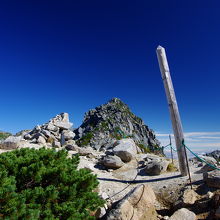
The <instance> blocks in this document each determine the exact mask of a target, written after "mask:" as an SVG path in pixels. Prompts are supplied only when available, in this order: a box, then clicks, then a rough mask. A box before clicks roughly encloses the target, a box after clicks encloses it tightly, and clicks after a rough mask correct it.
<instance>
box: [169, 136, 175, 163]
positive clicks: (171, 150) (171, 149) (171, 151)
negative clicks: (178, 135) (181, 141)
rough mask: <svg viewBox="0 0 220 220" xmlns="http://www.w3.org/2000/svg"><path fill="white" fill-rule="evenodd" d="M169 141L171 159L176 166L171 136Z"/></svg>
mask: <svg viewBox="0 0 220 220" xmlns="http://www.w3.org/2000/svg"><path fill="white" fill-rule="evenodd" d="M169 139H170V153H171V159H172V164H174V163H173V148H172V141H171V135H169Z"/></svg>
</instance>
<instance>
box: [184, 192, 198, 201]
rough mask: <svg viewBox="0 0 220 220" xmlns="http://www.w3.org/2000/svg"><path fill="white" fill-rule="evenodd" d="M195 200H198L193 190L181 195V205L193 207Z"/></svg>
mask: <svg viewBox="0 0 220 220" xmlns="http://www.w3.org/2000/svg"><path fill="white" fill-rule="evenodd" d="M197 199H198V194H197V193H196V192H195V191H194V190H192V189H187V190H185V191H184V193H183V203H184V204H190V205H193V204H194V203H195V202H196V200H197Z"/></svg>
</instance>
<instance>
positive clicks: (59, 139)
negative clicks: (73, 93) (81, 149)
mask: <svg viewBox="0 0 220 220" xmlns="http://www.w3.org/2000/svg"><path fill="white" fill-rule="evenodd" d="M71 128H72V123H70V122H69V115H68V113H61V114H59V115H57V116H55V117H54V118H52V119H51V120H50V121H49V122H47V123H45V124H43V125H37V126H35V128H34V129H33V130H31V131H28V132H26V131H24V132H21V133H20V136H10V137H8V138H7V139H6V140H4V141H3V142H2V143H1V145H0V148H2V149H16V148H19V147H26V146H27V145H28V144H30V145H28V146H36V145H38V146H39V147H41V146H45V147H57V148H59V147H61V146H63V145H65V144H72V145H75V141H74V140H73V138H74V137H75V134H74V132H73V131H72V130H71ZM28 146H27V147H28Z"/></svg>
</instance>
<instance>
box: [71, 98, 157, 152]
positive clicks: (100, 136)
mask: <svg viewBox="0 0 220 220" xmlns="http://www.w3.org/2000/svg"><path fill="white" fill-rule="evenodd" d="M74 132H75V133H76V137H75V139H76V140H77V143H78V145H80V146H91V147H93V148H96V149H100V148H105V149H106V148H108V147H109V146H111V145H112V143H114V142H115V141H116V140H119V139H122V138H126V137H130V138H132V139H133V140H134V141H135V142H136V143H137V144H138V145H139V146H142V147H144V146H145V147H147V148H148V149H149V150H151V151H153V150H156V149H158V147H159V145H160V143H159V141H158V140H157V139H156V137H155V134H154V132H153V131H152V130H151V129H150V128H148V126H147V125H145V124H144V122H143V120H142V119H141V118H139V117H137V116H136V115H134V114H133V113H132V112H131V110H130V109H129V107H128V106H127V105H126V104H125V103H123V102H122V101H121V100H120V99H118V98H113V99H111V100H110V101H109V102H108V103H106V104H104V105H101V106H98V107H96V108H95V109H91V110H89V111H88V112H87V113H86V114H85V117H84V121H83V123H82V125H81V126H80V127H79V128H77V129H76V130H75V131H74Z"/></svg>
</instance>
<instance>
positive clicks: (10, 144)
mask: <svg viewBox="0 0 220 220" xmlns="http://www.w3.org/2000/svg"><path fill="white" fill-rule="evenodd" d="M21 139H22V138H21V136H19V137H14V136H9V137H8V138H6V139H5V140H4V141H3V142H1V143H0V148H1V149H6V150H11V149H17V148H18V147H19V145H20V142H21Z"/></svg>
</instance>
